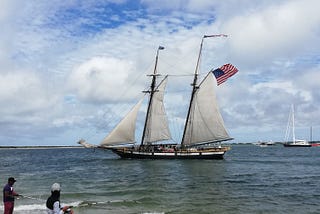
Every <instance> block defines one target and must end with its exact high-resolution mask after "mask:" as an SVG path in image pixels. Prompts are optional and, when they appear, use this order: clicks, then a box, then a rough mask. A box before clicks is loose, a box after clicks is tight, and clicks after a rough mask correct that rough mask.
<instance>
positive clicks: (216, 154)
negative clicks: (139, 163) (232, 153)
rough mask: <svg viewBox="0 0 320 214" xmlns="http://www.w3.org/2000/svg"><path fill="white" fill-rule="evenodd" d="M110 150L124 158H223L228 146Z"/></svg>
mask: <svg viewBox="0 0 320 214" xmlns="http://www.w3.org/2000/svg"><path fill="white" fill-rule="evenodd" d="M111 150H112V152H114V153H115V154H117V155H119V156H120V157H121V158H126V159H223V156H224V154H225V153H226V151H228V150H229V148H228V147H223V148H216V149H211V150H203V151H201V150H197V151H176V152H143V151H135V150H130V149H123V148H121V149H115V148H113V149H111Z"/></svg>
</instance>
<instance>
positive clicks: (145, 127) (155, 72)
mask: <svg viewBox="0 0 320 214" xmlns="http://www.w3.org/2000/svg"><path fill="white" fill-rule="evenodd" d="M163 49H164V47H162V46H159V47H158V49H157V54H156V62H155V65H154V70H153V74H150V75H148V76H152V81H151V86H150V90H149V91H144V93H150V98H149V103H148V109H147V114H146V119H145V122H144V128H143V133H142V138H141V144H140V145H143V144H144V141H145V136H146V131H147V125H148V121H149V115H150V109H151V103H152V99H153V94H154V92H155V87H156V79H157V76H158V74H157V65H158V57H159V51H160V50H163Z"/></svg>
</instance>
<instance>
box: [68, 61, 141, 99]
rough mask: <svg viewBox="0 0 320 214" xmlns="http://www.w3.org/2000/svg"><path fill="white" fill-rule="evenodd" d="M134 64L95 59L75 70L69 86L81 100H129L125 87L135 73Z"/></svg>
mask: <svg viewBox="0 0 320 214" xmlns="http://www.w3.org/2000/svg"><path fill="white" fill-rule="evenodd" d="M134 70H135V68H134V64H133V63H132V62H130V61H127V60H120V59H116V58H103V57H94V58H92V59H90V60H88V61H86V62H84V63H83V64H81V65H80V66H79V67H77V68H75V69H74V71H73V72H72V73H71V75H70V77H69V82H68V84H69V85H70V87H71V88H72V89H73V90H74V91H75V93H76V94H77V95H78V96H79V98H80V99H83V100H86V101H91V102H108V101H109V102H110V101H115V100H117V101H119V100H120V99H119V98H121V99H128V97H129V96H128V95H129V94H126V91H125V90H124V88H123V86H124V85H126V83H127V82H128V81H129V80H128V78H130V76H129V74H130V73H131V72H132V71H134Z"/></svg>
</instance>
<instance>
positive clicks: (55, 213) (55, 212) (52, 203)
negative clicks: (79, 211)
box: [46, 183, 73, 214]
mask: <svg viewBox="0 0 320 214" xmlns="http://www.w3.org/2000/svg"><path fill="white" fill-rule="evenodd" d="M60 190H61V187H60V184H59V183H54V184H52V186H51V196H50V197H49V198H48V199H47V203H46V206H47V213H48V214H64V213H70V214H73V211H72V210H71V209H70V207H69V206H65V207H62V208H61V204H60Z"/></svg>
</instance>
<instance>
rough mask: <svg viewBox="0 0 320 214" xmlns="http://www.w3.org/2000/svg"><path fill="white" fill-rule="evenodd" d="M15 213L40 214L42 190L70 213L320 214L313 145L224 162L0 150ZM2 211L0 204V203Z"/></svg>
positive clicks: (318, 164) (234, 154)
mask: <svg viewBox="0 0 320 214" xmlns="http://www.w3.org/2000/svg"><path fill="white" fill-rule="evenodd" d="M0 164H1V167H0V179H1V181H2V185H5V184H6V181H7V178H8V177H10V176H14V177H15V178H16V179H17V180H18V181H17V182H16V183H15V186H14V187H15V190H16V192H18V193H20V194H22V195H24V196H25V197H20V198H19V199H17V200H16V202H15V213H20V214H28V213H30V214H31V213H32V214H37V213H46V211H45V200H46V199H47V197H48V196H49V195H50V186H51V184H52V183H54V182H59V183H60V184H61V186H62V192H61V202H62V203H63V204H65V205H73V206H74V212H75V214H105V213H112V214H113V213H114V214H128V213H129V214H130V213H139V214H140V213H141V214H142V213H166V214H169V213H172V214H182V213H183V214H185V213H197V214H204V213H227V214H229V213H230V214H231V213H246V214H248V213H272V214H274V213H299V214H300V213H320V206H319V201H320V147H311V148H284V147H282V146H279V145H278V146H272V147H266V148H261V147H258V146H254V145H241V146H239V145H235V146H232V149H231V150H230V151H229V152H227V153H226V154H225V159H224V160H122V159H119V158H118V157H117V156H116V155H114V154H113V153H111V152H110V151H102V150H93V149H79V148H71V149H58V148H55V149H0ZM0 212H3V206H0Z"/></svg>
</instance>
